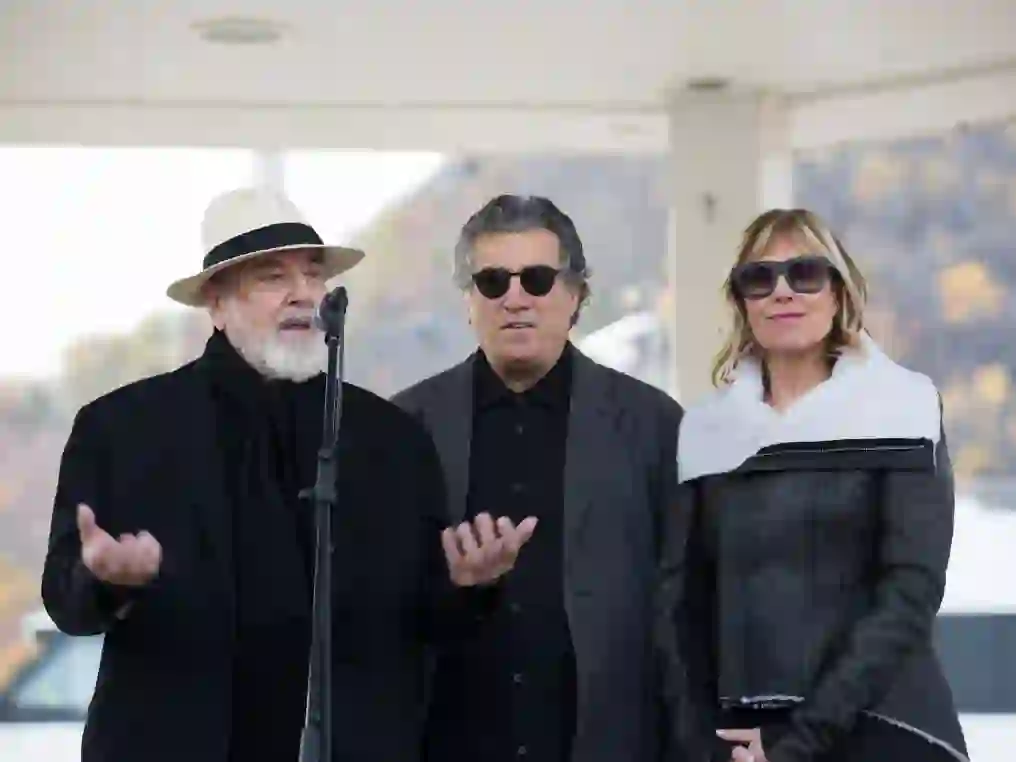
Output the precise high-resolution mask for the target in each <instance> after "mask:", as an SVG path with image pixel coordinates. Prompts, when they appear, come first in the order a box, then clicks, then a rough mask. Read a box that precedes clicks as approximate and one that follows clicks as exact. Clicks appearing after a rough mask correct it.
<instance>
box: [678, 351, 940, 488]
mask: <svg viewBox="0 0 1016 762" xmlns="http://www.w3.org/2000/svg"><path fill="white" fill-rule="evenodd" d="M940 431H941V414H940V408H939V397H938V391H937V390H936V388H935V386H934V384H933V383H932V381H931V379H929V378H928V377H927V376H924V375H922V374H920V373H915V372H913V371H910V370H907V369H906V368H903V367H902V366H900V365H897V364H896V363H894V362H893V361H892V360H890V359H889V358H888V357H887V356H886V355H885V354H884V353H883V352H882V350H881V349H879V347H878V345H876V344H875V342H874V341H873V340H872V339H871V337H869V336H868V335H867V334H863V335H862V346H861V348H860V349H858V350H849V351H848V352H846V353H845V354H844V355H843V356H842V357H841V358H840V359H839V360H838V361H837V363H836V365H835V366H834V368H833V373H832V376H831V377H830V378H829V380H828V381H825V382H824V383H822V384H819V385H818V386H817V387H815V388H814V389H812V390H811V391H810V392H808V394H806V395H805V396H804V397H802V398H801V399H800V400H798V401H797V402H796V403H795V404H794V405H793V406H792V407H791V408H790V409H788V410H786V411H784V412H783V413H780V412H777V411H776V410H774V409H773V408H771V407H770V406H769V405H767V404H765V402H763V400H762V374H761V370H760V367H759V365H758V363H757V362H755V361H752V360H748V361H742V362H741V363H740V364H739V365H738V368H737V372H736V376H735V380H734V382H733V383H732V384H730V385H729V386H727V387H725V388H723V389H720V390H718V391H716V392H714V393H713V394H711V395H710V396H709V397H707V398H706V399H705V400H703V401H702V402H700V403H698V404H696V405H693V406H691V407H690V408H689V409H688V410H686V411H685V414H684V418H683V420H682V421H681V428H680V432H679V434H678V456H677V457H678V464H677V465H678V474H679V477H678V478H679V481H681V482H686V481H690V480H692V479H695V478H698V477H700V476H707V475H710V474H722V473H727V472H728V471H732V470H734V469H736V468H737V467H738V466H740V465H741V464H742V463H744V462H745V461H746V460H748V458H750V457H751V456H753V455H754V454H755V453H757V452H758V451H759V450H760V449H762V448H763V447H768V446H770V445H775V444H784V443H787V442H828V441H836V440H844V439H882V438H894V439H895V438H903V439H911V438H912V439H929V440H931V441H932V442H934V443H935V444H936V445H937V443H938V440H939V435H940Z"/></svg>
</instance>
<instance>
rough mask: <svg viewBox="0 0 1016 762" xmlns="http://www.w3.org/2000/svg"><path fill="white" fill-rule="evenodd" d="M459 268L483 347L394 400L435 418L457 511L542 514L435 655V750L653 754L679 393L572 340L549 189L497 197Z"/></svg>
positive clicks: (576, 253)
mask: <svg viewBox="0 0 1016 762" xmlns="http://www.w3.org/2000/svg"><path fill="white" fill-rule="evenodd" d="M455 273H456V280H457V284H458V286H459V287H460V288H461V290H462V291H463V294H464V296H465V300H466V304H467V306H468V314H469V321H470V323H471V325H472V326H473V329H474V330H475V332H476V336H477V341H478V344H479V347H478V349H477V350H476V351H475V352H474V353H473V354H472V355H471V356H470V357H468V358H467V359H466V360H465V361H464V362H462V363H460V364H459V365H456V366H455V367H453V368H450V369H449V370H446V371H444V372H443V373H440V374H438V375H436V376H433V377H431V378H429V379H426V380H424V381H422V382H420V383H418V384H416V385H415V386H413V387H411V388H410V389H408V390H406V391H404V392H402V393H400V394H399V395H397V396H396V398H395V401H396V402H397V403H398V404H399V405H401V406H402V407H404V408H405V409H407V410H409V411H410V412H412V413H413V414H414V415H416V416H417V417H418V418H419V419H420V420H422V421H423V423H424V424H425V425H426V426H427V428H428V429H429V430H430V432H431V434H432V437H433V439H434V442H435V444H436V445H437V448H438V451H439V454H440V457H441V461H442V465H443V467H444V470H445V474H446V479H447V483H448V488H449V498H450V505H449V511H450V513H451V516H450V521H451V522H452V523H457V522H468V520H469V519H470V518H471V517H472V516H475V515H477V514H479V513H481V512H496V515H499V516H505V517H507V518H509V519H510V520H511V521H513V522H514V523H515V524H517V525H520V527H528V528H531V527H532V525H533V524H534V523H537V522H538V525H537V526H536V527H535V531H534V532H533V535H532V538H531V539H530V541H529V543H528V544H527V545H526V547H525V548H524V549H523V551H522V553H521V555H520V556H519V559H518V563H517V564H516V566H515V570H514V571H513V573H512V575H510V578H507V579H505V580H504V581H503V582H499V583H498V584H500V585H501V588H502V589H501V590H500V591H499V592H500V595H499V596H498V600H499V604H498V610H497V612H496V614H495V615H494V616H493V617H492V618H491V619H490V620H488V621H487V622H486V623H485V624H484V625H483V626H482V627H481V628H480V629H479V631H478V632H477V634H476V636H475V637H474V638H471V639H470V640H469V641H468V642H465V643H461V642H460V643H456V645H455V646H454V647H452V648H446V649H444V650H443V651H441V652H440V653H437V654H436V660H435V662H434V667H435V669H434V671H433V673H432V675H431V678H432V681H431V684H430V688H431V694H430V695H431V701H430V706H429V712H428V717H427V732H426V739H425V745H426V751H425V755H424V756H425V759H427V760H428V762H459V761H460V760H461V761H462V762H475V761H476V760H481V759H482V760H484V762H507V760H513V761H517V760H525V761H526V762H565V761H566V760H582V761H583V762H599V761H600V760H603V762H608V761H609V762H648V761H650V760H656V759H658V755H659V750H660V745H661V739H660V738H659V737H658V728H659V727H660V724H659V717H658V715H657V711H658V700H657V699H658V697H657V696H656V693H655V687H654V670H653V668H652V657H651V651H650V648H649V643H650V622H651V594H652V593H651V590H652V582H653V577H654V572H655V568H656V562H657V544H658V542H657V539H658V527H659V525H660V517H661V514H662V512H663V511H664V510H667V509H668V508H669V507H670V495H671V493H672V490H673V488H674V486H675V485H676V470H675V463H676V442H677V427H678V424H679V422H680V418H681V408H680V407H679V406H678V404H677V403H676V402H675V401H673V400H672V399H670V398H669V397H667V396H666V395H665V394H663V393H662V392H660V391H658V390H656V389H654V388H652V387H650V386H649V385H647V384H643V383H641V382H639V381H636V380H635V379H633V378H630V377H628V376H625V375H623V374H621V373H618V372H616V371H613V370H611V369H608V368H605V367H603V366H601V365H598V364H596V363H595V362H593V361H592V360H590V359H589V358H587V357H585V356H584V355H583V354H582V353H581V352H579V351H578V350H577V349H576V348H575V347H574V346H573V345H572V344H571V342H570V341H569V334H570V332H571V329H572V327H573V326H574V325H575V323H576V321H577V320H578V317H579V314H580V312H581V309H582V306H583V304H584V303H585V301H586V299H587V298H588V296H589V286H588V283H587V280H588V269H587V267H586V260H585V255H584V253H583V247H582V242H581V240H580V238H579V235H578V233H577V232H576V230H575V226H574V225H573V223H572V221H571V219H569V217H568V216H567V215H566V214H564V213H563V212H562V211H561V210H560V209H558V208H557V207H556V206H555V205H554V204H553V203H552V202H551V201H549V200H547V199H545V198H538V197H517V196H500V197H497V198H495V199H493V200H492V201H490V202H489V203H488V204H486V205H485V206H484V207H483V208H482V209H480V210H479V211H478V212H477V213H476V214H474V215H473V216H472V217H471V218H470V219H469V221H468V222H466V224H465V226H464V227H463V228H462V232H461V235H460V238H459V241H458V244H457V246H456V249H455Z"/></svg>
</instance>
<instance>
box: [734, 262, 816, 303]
mask: <svg viewBox="0 0 1016 762" xmlns="http://www.w3.org/2000/svg"><path fill="white" fill-rule="evenodd" d="M835 273H836V268H835V267H833V263H832V262H830V261H829V260H828V259H826V258H825V257H822V256H817V255H813V254H808V255H805V256H802V257H794V258H793V259H788V260H786V261H783V262H772V261H768V260H763V261H760V262H745V263H744V264H743V265H739V266H738V267H735V268H734V271H733V272H732V273H731V274H730V282H731V285H732V286H733V289H734V293H735V294H737V295H738V296H740V297H741V298H742V299H765V298H766V297H767V296H771V295H772V293H773V291H775V290H776V284H777V283H779V281H780V278H781V277H784V278H786V279H787V285H788V286H790V288H791V290H792V291H794V292H795V293H798V294H817V293H818V292H820V291H821V290H822V289H823V288H825V287H826V285H827V284H828V283H829V281H830V279H831V278H832V276H833V275H834V274H835Z"/></svg>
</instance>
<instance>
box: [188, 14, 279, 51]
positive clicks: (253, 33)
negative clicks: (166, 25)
mask: <svg viewBox="0 0 1016 762" xmlns="http://www.w3.org/2000/svg"><path fill="white" fill-rule="evenodd" d="M191 29H193V30H194V31H195V32H197V34H198V36H200V37H201V39H203V40H204V41H205V42H210V43H213V44H216V45H272V44H274V43H276V42H278V41H279V40H280V39H282V36H283V33H284V32H285V30H286V27H285V25H284V24H281V23H279V22H277V21H272V20H271V19H261V18H255V17H252V16H224V17H221V18H214V19H207V20H204V21H195V22H194V23H193V24H191Z"/></svg>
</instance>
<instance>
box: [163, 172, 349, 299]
mask: <svg viewBox="0 0 1016 762" xmlns="http://www.w3.org/2000/svg"><path fill="white" fill-rule="evenodd" d="M201 240H202V243H203V245H204V251H205V258H204V261H203V262H202V269H201V272H199V273H198V274H197V275H191V276H188V277H186V278H181V279H180V280H178V281H175V282H174V283H172V284H171V285H170V286H169V288H168V289H167V290H166V295H167V296H168V297H169V298H170V299H173V300H174V301H177V302H180V303H181V304H186V305H187V306H188V307H201V306H203V304H204V301H203V299H202V293H201V291H202V288H203V286H204V285H205V283H207V282H208V279H209V278H211V277H212V276H213V275H214V274H215V273H217V272H219V271H221V270H224V269H225V268H227V267H232V266H233V265H236V264H239V263H240V262H246V261H247V260H250V259H253V258H254V257H259V256H263V255H265V254H270V253H272V252H276V251H286V250H289V249H319V250H320V251H321V253H322V264H323V265H324V275H325V277H326V278H333V277H335V276H336V275H338V274H339V273H342V272H345V271H346V270H349V269H350V268H351V267H353V266H354V265H356V264H358V263H359V262H360V261H361V260H362V259H363V257H364V253H363V252H362V251H360V250H359V249H350V248H347V247H345V246H328V245H326V244H325V243H324V242H323V241H322V240H321V236H320V235H318V233H317V231H316V230H314V228H312V227H311V226H310V225H309V224H308V223H307V221H306V220H305V219H304V218H303V215H301V214H300V210H299V209H297V208H296V205H295V204H293V202H292V201H290V200H289V199H288V198H287V197H286V196H284V195H283V194H281V193H279V192H277V191H272V190H268V189H263V188H240V189H239V190H233V191H229V192H228V193H224V194H222V195H221V196H218V197H216V198H215V199H213V200H212V202H211V203H210V204H209V205H208V208H207V209H206V210H205V217H204V220H203V221H202V223H201Z"/></svg>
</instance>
